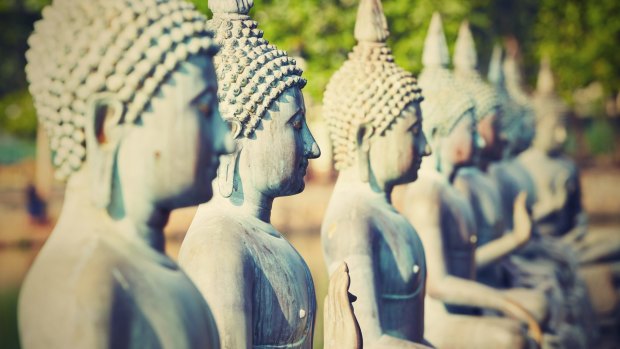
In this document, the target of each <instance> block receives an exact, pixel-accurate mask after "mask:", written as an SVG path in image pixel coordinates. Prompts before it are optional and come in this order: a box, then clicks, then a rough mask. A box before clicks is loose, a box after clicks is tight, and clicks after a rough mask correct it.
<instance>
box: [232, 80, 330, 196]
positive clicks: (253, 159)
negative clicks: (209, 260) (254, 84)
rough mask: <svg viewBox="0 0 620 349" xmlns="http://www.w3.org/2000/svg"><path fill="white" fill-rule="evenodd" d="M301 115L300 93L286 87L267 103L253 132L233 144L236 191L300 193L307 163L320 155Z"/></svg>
mask: <svg viewBox="0 0 620 349" xmlns="http://www.w3.org/2000/svg"><path fill="white" fill-rule="evenodd" d="M305 114H306V109H305V105H304V99H303V95H302V93H301V90H300V89H299V88H298V87H291V88H288V89H287V90H285V91H284V92H283V93H282V94H281V95H280V97H278V99H276V100H275V101H274V102H273V103H272V104H271V106H270V107H269V109H268V111H267V113H266V114H265V116H264V117H263V119H262V120H261V123H260V125H259V127H258V128H257V129H256V131H255V132H254V133H253V134H252V135H251V136H249V137H244V138H241V139H239V140H238V141H237V142H238V143H237V147H238V150H237V152H238V153H237V154H236V157H237V158H238V159H236V161H235V162H236V166H235V167H237V171H236V172H237V175H238V179H237V180H240V183H236V184H235V185H236V187H237V190H239V189H240V188H242V191H243V192H246V193H247V190H248V189H249V188H252V189H253V190H255V191H257V192H259V193H260V194H262V195H264V196H266V197H270V198H275V197H279V196H287V195H294V194H298V193H300V192H302V191H303V190H304V187H305V184H304V176H305V175H306V170H307V168H308V160H309V159H315V158H318V157H319V156H320V154H321V152H320V149H319V146H318V144H317V143H316V141H315V139H314V137H313V136H312V133H311V132H310V129H309V128H308V125H307V124H306V116H305ZM233 161H234V160H233ZM221 176H222V174H220V177H221ZM222 179H223V178H220V180H222Z"/></svg>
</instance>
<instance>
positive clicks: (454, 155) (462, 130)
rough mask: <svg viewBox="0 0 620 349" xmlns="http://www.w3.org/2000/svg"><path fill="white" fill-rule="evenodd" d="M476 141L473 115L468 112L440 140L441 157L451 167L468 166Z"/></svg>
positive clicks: (471, 112) (476, 133)
mask: <svg viewBox="0 0 620 349" xmlns="http://www.w3.org/2000/svg"><path fill="white" fill-rule="evenodd" d="M477 139H478V132H477V130H476V122H475V119H474V113H473V111H468V112H466V113H465V114H464V115H463V116H461V117H460V118H459V119H458V121H457V122H456V124H455V125H454V127H453V128H452V130H451V131H450V132H449V133H448V135H447V136H445V137H443V139H442V140H441V157H442V158H443V159H445V160H446V161H448V162H449V163H451V164H452V165H453V166H464V165H468V164H470V163H471V161H472V159H473V155H474V147H475V144H476V142H477Z"/></svg>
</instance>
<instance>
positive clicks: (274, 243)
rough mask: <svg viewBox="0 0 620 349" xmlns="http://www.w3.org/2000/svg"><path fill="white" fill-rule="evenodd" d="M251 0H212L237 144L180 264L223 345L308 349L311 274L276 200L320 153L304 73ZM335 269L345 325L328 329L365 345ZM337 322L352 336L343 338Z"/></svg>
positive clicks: (298, 187)
mask: <svg viewBox="0 0 620 349" xmlns="http://www.w3.org/2000/svg"><path fill="white" fill-rule="evenodd" d="M252 5H253V1H251V0H250V1H241V0H236V1H235V0H211V1H209V8H210V9H211V10H212V11H213V13H214V14H213V19H211V20H210V21H208V22H207V25H208V27H209V28H211V29H212V30H213V31H214V32H215V40H216V42H217V43H218V44H220V45H221V46H222V49H221V51H220V53H219V54H218V55H217V56H216V58H215V66H216V71H217V75H218V82H219V86H220V91H219V101H220V107H221V109H222V114H223V116H224V117H225V119H227V120H228V121H229V122H230V123H231V125H232V135H233V137H234V139H235V143H236V148H235V150H234V152H233V153H232V154H231V155H227V156H225V157H223V158H222V164H221V165H220V167H219V169H218V177H217V180H216V182H215V184H214V186H215V188H216V190H217V192H218V194H219V195H218V197H217V199H214V200H213V201H212V202H210V203H207V204H204V205H201V206H199V208H198V212H197V213H196V216H195V217H194V220H193V221H192V224H191V226H190V228H189V231H188V232H187V235H186V237H185V239H184V241H183V244H182V246H181V250H180V252H179V262H180V264H181V266H182V267H183V268H184V269H185V270H186V271H187V272H188V274H189V275H190V277H191V278H192V280H193V281H194V282H195V283H196V285H197V286H198V288H199V289H200V291H201V292H202V294H203V296H204V297H205V298H206V300H207V302H208V303H209V304H210V306H211V309H212V311H213V315H214V317H215V321H216V323H217V326H218V329H219V331H220V338H221V345H222V348H227V349H237V348H306V349H309V348H312V336H313V332H314V322H315V317H316V299H315V298H316V295H315V290H314V283H313V281H312V276H311V275H310V270H309V269H308V266H307V265H306V262H305V261H304V260H303V259H302V258H301V256H300V255H299V253H298V252H297V251H296V250H295V248H294V247H293V246H292V245H291V244H290V243H289V242H288V241H287V240H286V239H285V238H284V237H283V236H282V234H280V232H278V231H277V230H276V229H275V228H274V227H273V226H272V225H271V221H270V218H271V208H272V204H273V201H274V200H275V199H276V198H277V197H280V196H288V195H295V194H299V193H301V192H302V191H303V189H304V186H305V184H304V175H305V174H306V169H307V167H308V161H309V160H310V159H315V158H317V157H319V155H320V150H319V147H318V145H317V143H316V142H315V140H314V138H313V136H312V134H311V132H310V130H309V129H308V126H307V124H306V117H305V114H306V109H305V105H304V99H303V95H302V93H301V89H302V88H303V87H304V85H305V84H306V80H305V79H304V78H302V77H301V74H302V71H301V69H300V68H299V67H298V66H297V65H296V62H295V60H294V59H292V58H290V57H289V56H288V55H287V54H286V53H285V52H284V51H281V50H278V49H277V48H276V47H274V46H273V45H270V44H269V43H268V42H267V41H266V40H265V39H264V38H263V32H262V31H261V30H260V29H258V28H257V26H258V24H257V23H256V22H255V21H254V20H252V18H251V17H249V16H248V12H249V11H250V8H251V7H252ZM298 218H299V219H303V217H298ZM335 273H336V274H332V275H333V277H334V278H335V279H334V278H333V279H332V285H331V286H330V296H329V297H328V301H326V302H327V303H326V305H327V306H328V309H329V314H331V315H330V316H328V317H327V319H326V321H327V322H328V323H335V324H338V325H339V326H340V327H338V328H330V329H329V330H330V331H332V332H329V331H327V334H328V336H327V340H328V343H329V345H328V348H343V349H354V348H355V349H357V348H359V346H360V345H361V338H359V330H357V329H356V325H355V322H354V321H355V317H354V316H353V313H352V312H351V311H350V307H351V305H350V302H349V301H348V293H347V288H348V274H346V272H345V271H344V270H339V271H336V272H335ZM345 286H346V287H345ZM334 291H336V293H334ZM342 307H344V308H342ZM337 329H342V330H343V331H344V333H338V336H336V335H335V334H334V332H333V331H334V330H337Z"/></svg>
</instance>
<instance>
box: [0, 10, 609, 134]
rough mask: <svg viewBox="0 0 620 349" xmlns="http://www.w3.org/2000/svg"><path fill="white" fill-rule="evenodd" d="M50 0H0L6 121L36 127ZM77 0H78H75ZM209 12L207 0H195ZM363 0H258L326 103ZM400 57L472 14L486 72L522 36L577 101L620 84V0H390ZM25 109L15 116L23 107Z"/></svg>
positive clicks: (0, 103) (531, 72)
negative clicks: (43, 17)
mask: <svg viewBox="0 0 620 349" xmlns="http://www.w3.org/2000/svg"><path fill="white" fill-rule="evenodd" d="M50 1H51V0H0V52H2V54H0V81H2V84H0V130H6V131H8V132H9V133H12V134H16V135H19V136H26V137H32V136H33V135H34V126H35V114H34V110H33V109H32V108H31V107H30V106H29V105H28V103H30V101H29V99H28V97H27V92H25V90H26V87H27V84H26V80H25V74H24V65H25V58H24V53H25V51H26V49H27V43H26V39H27V37H28V35H29V34H30V32H31V31H32V28H33V23H34V22H35V21H36V20H37V19H38V18H39V17H40V11H41V9H42V8H43V6H45V5H46V4H48V3H49V2H50ZM77 1H79V0H77ZM191 1H192V2H194V3H195V4H196V5H197V7H198V8H199V9H200V10H201V11H203V12H204V13H206V14H207V15H208V16H210V15H211V14H210V12H209V10H208V7H207V3H208V2H207V0H191ZM358 3H359V1H358V0H278V1H276V0H255V7H254V9H253V10H252V13H251V14H252V16H253V17H254V18H256V19H257V20H258V21H259V23H260V27H261V29H263V30H264V31H265V36H266V37H267V38H268V39H269V40H270V41H271V42H272V43H274V44H276V45H277V46H279V47H280V48H282V49H285V50H287V51H289V52H290V54H292V55H295V56H300V57H302V58H303V60H304V63H305V65H306V69H305V76H306V77H307V78H308V86H307V88H306V92H308V96H309V97H310V98H311V99H312V101H314V102H316V103H320V101H321V99H322V94H323V90H324V88H325V85H326V84H327V82H328V80H329V78H330V76H331V75H332V74H333V72H334V71H335V70H336V69H338V67H339V66H340V65H341V64H342V62H344V60H345V59H346V56H347V53H348V52H349V51H350V50H351V48H352V47H353V45H355V40H354V38H353V28H354V24H355V17H356V14H357V5H358ZM383 6H384V9H385V13H386V16H387V18H388V23H389V27H390V31H391V37H390V42H389V43H390V46H391V47H392V49H393V51H394V54H395V57H396V61H397V63H398V64H400V65H401V66H403V67H404V68H406V69H408V70H410V71H412V72H414V73H418V72H419V71H420V70H421V62H420V60H421V55H422V48H423V43H424V37H425V35H426V30H427V27H428V25H429V22H430V18H431V15H432V13H433V12H434V11H439V12H440V13H441V14H442V15H443V20H444V27H445V31H446V36H447V39H448V43H449V45H450V47H451V49H452V47H453V45H454V41H455V39H456V35H457V32H458V27H459V25H460V23H461V21H463V20H465V19H467V20H469V21H470V23H471V27H472V31H473V33H474V36H475V39H476V44H477V46H478V51H479V62H480V64H479V65H480V68H481V70H482V71H485V70H486V66H487V63H488V60H489V57H490V52H491V49H492V46H493V44H495V43H498V42H499V43H501V42H503V41H504V40H505V39H507V38H516V39H517V41H518V42H519V43H520V45H521V49H522V53H523V57H522V58H523V67H524V72H525V76H526V81H527V82H528V83H529V84H530V86H533V85H534V83H535V79H536V73H537V71H538V62H539V59H540V57H541V55H543V54H545V55H548V56H549V57H550V58H551V61H552V64H553V68H554V70H555V72H556V77H557V82H558V90H559V92H560V94H561V95H562V96H563V97H565V99H566V100H567V101H569V102H570V101H571V98H572V93H573V91H574V90H575V89H577V88H580V87H583V86H586V85H588V84H589V83H592V82H595V81H598V82H600V83H601V85H602V86H603V89H604V92H603V93H604V96H603V97H605V96H612V95H615V94H617V93H618V91H620V54H618V53H617V52H616V50H617V46H618V44H619V43H620V1H617V0H597V1H586V0H417V1H412V0H384V1H383ZM18 109H19V110H20V111H21V112H20V113H19V116H16V115H17V114H16V113H15V111H16V110H18Z"/></svg>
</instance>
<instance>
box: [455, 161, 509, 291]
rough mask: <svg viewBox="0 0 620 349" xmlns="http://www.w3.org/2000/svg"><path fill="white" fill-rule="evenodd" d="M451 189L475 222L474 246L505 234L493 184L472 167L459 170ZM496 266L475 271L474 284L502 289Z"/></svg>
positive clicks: (498, 201) (500, 273) (500, 207)
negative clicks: (462, 198) (461, 198)
mask: <svg viewBox="0 0 620 349" xmlns="http://www.w3.org/2000/svg"><path fill="white" fill-rule="evenodd" d="M455 187H456V188H457V189H458V190H459V191H460V192H461V193H462V194H463V195H464V196H465V197H466V198H467V200H468V202H469V203H470V205H471V208H472V210H473V213H474V217H475V220H476V226H477V232H478V239H477V246H478V247H479V246H483V245H485V244H487V243H489V242H491V241H493V240H495V239H498V238H500V237H502V235H503V234H504V231H505V225H504V220H503V217H502V213H503V211H502V206H501V198H500V194H499V191H498V189H497V186H496V183H495V182H494V181H493V180H492V179H491V178H489V177H488V176H487V175H486V174H485V173H483V172H482V171H480V170H479V169H477V168H475V167H467V168H463V169H461V170H460V171H459V172H458V173H457V177H456V179H455ZM502 274H503V273H502V271H501V265H500V264H499V263H493V264H491V265H489V266H487V267H486V268H481V269H478V270H477V279H478V281H480V282H482V283H485V284H487V285H490V286H494V287H499V286H502V280H501V279H502Z"/></svg>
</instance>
